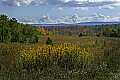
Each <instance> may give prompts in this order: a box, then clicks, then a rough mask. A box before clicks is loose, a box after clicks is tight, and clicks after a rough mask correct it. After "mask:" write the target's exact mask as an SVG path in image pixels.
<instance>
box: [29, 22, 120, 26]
mask: <svg viewBox="0 0 120 80" xmlns="http://www.w3.org/2000/svg"><path fill="white" fill-rule="evenodd" d="M111 24H120V22H81V23H75V24H66V23H62V24H61V23H58V24H55V23H53V24H49V23H48V24H30V25H32V26H95V25H111Z"/></svg>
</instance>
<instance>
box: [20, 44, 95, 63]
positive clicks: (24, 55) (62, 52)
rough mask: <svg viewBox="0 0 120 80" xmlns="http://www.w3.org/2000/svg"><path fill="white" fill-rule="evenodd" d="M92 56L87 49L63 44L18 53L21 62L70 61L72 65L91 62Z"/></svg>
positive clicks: (43, 46) (38, 47)
mask: <svg viewBox="0 0 120 80" xmlns="http://www.w3.org/2000/svg"><path fill="white" fill-rule="evenodd" d="M92 59H93V54H92V53H91V52H90V51H89V49H88V48H87V49H86V48H83V49H82V48H80V47H78V46H77V45H76V44H71V43H64V44H59V45H54V46H51V45H42V46H37V48H30V49H29V50H23V51H21V53H20V60H22V62H26V61H29V63H36V61H39V63H44V62H49V63H54V62H60V61H66V60H71V62H72V63H74V62H75V61H79V60H87V61H91V60H92Z"/></svg>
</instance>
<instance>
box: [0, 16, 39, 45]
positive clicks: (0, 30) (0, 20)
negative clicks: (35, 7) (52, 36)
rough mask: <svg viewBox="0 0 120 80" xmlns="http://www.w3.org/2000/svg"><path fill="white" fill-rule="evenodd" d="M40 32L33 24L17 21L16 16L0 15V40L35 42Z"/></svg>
mask: <svg viewBox="0 0 120 80" xmlns="http://www.w3.org/2000/svg"><path fill="white" fill-rule="evenodd" d="M40 35H41V32H40V31H39V30H38V28H37V27H35V26H30V25H28V24H22V23H19V22H18V21H17V20H16V18H11V19H10V18H8V16H6V15H4V14H1V15H0V42H4V43H11V42H20V43H37V42H39V36H40Z"/></svg>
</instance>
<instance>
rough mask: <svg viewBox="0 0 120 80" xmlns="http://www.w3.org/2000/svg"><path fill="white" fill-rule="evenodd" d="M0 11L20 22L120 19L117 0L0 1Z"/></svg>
mask: <svg viewBox="0 0 120 80" xmlns="http://www.w3.org/2000/svg"><path fill="white" fill-rule="evenodd" d="M0 14H6V15H7V16H9V17H10V18H16V19H17V20H18V21H19V22H22V23H43V24H44V23H45V24H46V23H80V22H99V21H101V22H103V21H104V22H113V21H119V22H120V0H0Z"/></svg>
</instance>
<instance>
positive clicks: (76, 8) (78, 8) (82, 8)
mask: <svg viewBox="0 0 120 80" xmlns="http://www.w3.org/2000/svg"><path fill="white" fill-rule="evenodd" d="M72 9H74V10H88V7H73V8H72Z"/></svg>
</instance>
